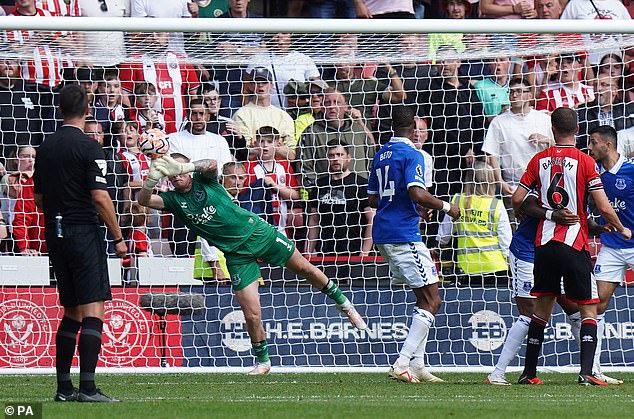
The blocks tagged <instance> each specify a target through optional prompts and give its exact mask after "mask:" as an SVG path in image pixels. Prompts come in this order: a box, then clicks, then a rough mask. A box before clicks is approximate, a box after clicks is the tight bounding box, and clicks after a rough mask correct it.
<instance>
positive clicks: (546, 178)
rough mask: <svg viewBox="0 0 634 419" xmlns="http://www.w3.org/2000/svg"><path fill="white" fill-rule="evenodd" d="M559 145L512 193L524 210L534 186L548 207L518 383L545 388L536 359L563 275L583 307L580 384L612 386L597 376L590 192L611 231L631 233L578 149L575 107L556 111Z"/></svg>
mask: <svg viewBox="0 0 634 419" xmlns="http://www.w3.org/2000/svg"><path fill="white" fill-rule="evenodd" d="M551 121H552V130H553V134H554V137H555V146H553V147H550V148H548V149H546V150H544V151H541V152H539V153H537V154H536V155H535V156H534V157H533V158H532V159H531V161H530V162H529V163H528V167H527V168H526V172H525V173H524V175H523V176H522V179H521V180H520V186H521V187H520V188H517V190H516V191H515V193H514V194H513V198H512V201H513V208H514V209H515V211H519V208H520V206H521V205H522V202H523V201H524V198H526V196H527V194H528V192H529V191H530V190H531V189H533V188H535V190H536V191H537V193H538V197H539V203H540V205H542V206H543V207H544V208H546V210H547V211H546V220H541V221H540V223H539V227H538V229H537V238H536V240H535V264H534V270H533V272H534V276H535V281H534V285H533V289H532V290H531V294H532V295H534V296H536V297H537V300H536V304H535V310H534V312H533V316H532V319H531V323H530V326H529V328H528V342H527V345H526V364H525V366H524V372H523V373H522V375H521V376H520V379H519V381H518V382H519V384H543V383H542V382H541V381H540V380H539V378H537V358H538V357H539V353H540V351H541V346H542V342H543V341H544V328H545V327H546V323H547V322H548V319H549V318H550V315H551V314H552V310H553V306H554V304H555V301H556V298H557V297H558V296H559V295H560V294H561V279H562V277H563V283H564V290H565V293H566V298H567V299H568V300H570V301H572V302H575V303H577V304H578V306H579V312H580V313H581V318H582V320H581V332H580V336H581V344H580V346H581V348H580V349H581V372H580V374H579V384H582V385H607V384H606V383H605V382H603V381H601V380H599V379H597V378H595V377H594V376H593V375H592V364H593V361H594V353H595V350H596V345H597V321H596V318H597V303H598V302H599V299H598V294H597V289H596V283H595V282H594V280H593V278H592V262H591V261H590V254H589V253H588V250H587V247H588V225H587V219H588V212H587V202H588V194H590V195H591V196H592V198H593V199H594V202H595V203H596V206H597V209H598V210H599V212H601V214H602V215H603V217H604V219H605V220H606V222H607V225H608V226H609V228H611V229H613V231H618V232H619V233H621V234H622V235H623V236H624V237H625V238H626V239H629V238H631V236H632V233H631V232H630V230H629V229H627V228H625V227H624V226H623V224H621V221H619V218H618V217H617V215H616V213H615V212H614V210H613V209H612V205H611V204H610V201H608V198H607V196H606V195H605V192H604V191H603V184H602V183H601V177H600V176H599V171H598V169H597V166H596V163H595V162H594V159H592V158H591V157H590V156H588V155H587V154H584V153H582V152H581V151H580V150H579V149H576V148H575V133H576V132H577V113H576V112H575V111H574V110H573V109H570V108H557V109H555V111H554V112H553V113H552V116H551ZM555 210H567V211H569V212H571V213H573V214H577V215H578V217H579V222H578V223H577V224H574V225H570V226H564V225H558V224H555V223H554V222H553V221H552V213H553V211H555Z"/></svg>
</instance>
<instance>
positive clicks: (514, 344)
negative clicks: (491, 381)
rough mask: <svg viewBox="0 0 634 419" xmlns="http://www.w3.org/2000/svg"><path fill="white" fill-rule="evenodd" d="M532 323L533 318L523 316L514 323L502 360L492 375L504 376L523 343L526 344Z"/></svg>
mask: <svg viewBox="0 0 634 419" xmlns="http://www.w3.org/2000/svg"><path fill="white" fill-rule="evenodd" d="M530 323H531V318H530V317H528V316H522V315H520V317H519V318H518V319H517V321H516V322H515V323H513V326H511V330H509V333H508V336H507V337H506V342H504V346H503V347H502V353H501V354H500V359H498V362H497V364H495V369H494V370H493V372H492V373H491V375H504V373H505V372H506V368H507V367H508V366H509V364H510V363H511V361H513V359H514V358H515V357H516V356H517V354H518V353H519V352H520V348H521V347H522V343H524V340H525V339H526V335H528V326H529V324H530Z"/></svg>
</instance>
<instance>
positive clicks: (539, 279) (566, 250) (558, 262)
mask: <svg viewBox="0 0 634 419" xmlns="http://www.w3.org/2000/svg"><path fill="white" fill-rule="evenodd" d="M533 269H534V271H533V272H534V274H535V284H534V285H533V289H532V290H531V295H534V296H537V297H539V296H548V295H549V296H559V295H561V293H562V292H561V280H562V278H563V285H564V287H563V288H564V290H565V293H566V298H567V299H568V300H570V301H572V302H574V303H577V304H594V303H598V302H599V296H598V293H597V284H596V282H595V280H594V277H593V276H592V261H591V260H590V253H588V251H587V250H581V251H579V250H575V249H573V248H572V247H570V246H568V245H567V244H564V243H560V242H557V241H554V240H551V241H549V242H548V243H546V244H544V245H542V246H537V247H535V267H534V268H533Z"/></svg>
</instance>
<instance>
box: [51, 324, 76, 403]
mask: <svg viewBox="0 0 634 419" xmlns="http://www.w3.org/2000/svg"><path fill="white" fill-rule="evenodd" d="M80 327H81V323H80V322H78V321H76V320H73V319H71V318H70V317H66V316H64V317H62V321H61V322H59V326H58V327H57V334H56V335H55V369H56V371H57V392H58V393H64V394H69V393H71V392H72V391H73V383H72V381H71V379H70V366H71V364H72V363H73V356H74V355H75V346H76V345H77V332H79V328H80Z"/></svg>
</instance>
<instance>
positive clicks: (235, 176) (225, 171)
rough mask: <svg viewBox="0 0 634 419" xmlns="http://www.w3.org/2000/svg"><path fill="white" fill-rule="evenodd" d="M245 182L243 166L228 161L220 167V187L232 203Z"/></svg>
mask: <svg viewBox="0 0 634 419" xmlns="http://www.w3.org/2000/svg"><path fill="white" fill-rule="evenodd" d="M246 181H247V171H246V169H245V168H244V164H242V163H240V162H235V161H230V162H229V163H225V165H224V166H222V186H224V188H225V189H226V190H227V192H229V195H230V196H231V197H232V198H233V200H234V201H237V200H238V196H239V195H240V193H241V192H242V190H243V188H244V183H245V182H246Z"/></svg>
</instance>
